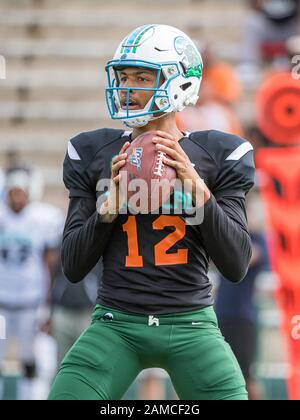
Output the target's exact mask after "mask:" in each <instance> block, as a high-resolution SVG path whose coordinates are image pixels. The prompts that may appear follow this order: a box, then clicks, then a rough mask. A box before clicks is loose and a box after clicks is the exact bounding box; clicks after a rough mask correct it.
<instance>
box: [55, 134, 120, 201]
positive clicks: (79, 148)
mask: <svg viewBox="0 0 300 420" xmlns="http://www.w3.org/2000/svg"><path fill="white" fill-rule="evenodd" d="M123 133H124V130H116V129H109V128H103V129H99V130H94V131H89V132H84V133H80V134H78V135H77V136H76V137H73V138H72V139H71V140H69V142H68V149H67V153H66V156H65V160H64V165H63V180H64V183H65V186H66V187H67V189H68V190H70V197H76V196H77V197H95V186H94V185H93V181H92V179H91V176H89V168H90V166H91V162H92V161H93V159H94V158H95V156H96V155H97V154H98V153H99V152H100V150H101V149H102V148H104V147H105V146H107V145H108V144H110V143H111V142H113V141H115V140H116V139H118V138H119V137H120V136H122V135H123Z"/></svg>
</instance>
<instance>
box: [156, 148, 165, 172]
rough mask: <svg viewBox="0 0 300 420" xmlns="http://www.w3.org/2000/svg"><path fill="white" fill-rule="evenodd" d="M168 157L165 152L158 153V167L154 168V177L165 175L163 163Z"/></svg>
mask: <svg viewBox="0 0 300 420" xmlns="http://www.w3.org/2000/svg"><path fill="white" fill-rule="evenodd" d="M165 156H166V154H165V153H164V152H158V154H157V159H156V166H155V168H154V175H157V176H162V175H163V170H164V167H165V165H164V163H163V159H164V157H165Z"/></svg>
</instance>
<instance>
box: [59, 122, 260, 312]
mask: <svg viewBox="0 0 300 420" xmlns="http://www.w3.org/2000/svg"><path fill="white" fill-rule="evenodd" d="M128 140H129V141H130V140H131V139H130V137H129V133H128V132H124V131H123V130H115V129H101V130H96V131H92V132H87V133H82V134H79V135H78V136H77V137H75V138H73V139H72V140H70V142H69V144H68V153H67V155H66V158H65V161H64V182H65V185H66V187H67V188H68V189H69V191H70V205H69V211H68V216H67V220H66V225H65V231H64V238H63V247H62V261H63V267H64V272H65V274H66V276H67V277H68V278H69V280H70V281H72V282H78V281H80V280H81V279H82V278H83V277H84V276H85V275H86V274H87V273H88V272H89V271H90V270H91V269H92V268H93V267H94V265H95V264H96V263H97V262H98V261H99V259H100V258H101V257H102V258H103V266H104V270H103V277H102V284H101V287H100V290H99V293H98V303H101V304H103V305H106V306H109V307H112V308H115V309H119V310H123V311H127V312H131V313H140V314H168V313H176V312H177V313H179V312H185V311H192V310H196V309H199V308H202V307H206V306H209V305H212V304H213V300H212V295H211V288H212V285H211V283H210V281H209V279H208V277H207V272H208V267H209V261H210V259H212V260H213V262H214V264H215V265H216V267H217V268H218V269H219V270H220V272H221V273H222V274H223V276H225V277H226V278H228V280H230V281H233V282H238V281H240V280H241V279H242V278H243V277H244V276H245V274H246V272H247V269H248V265H249V261H250V257H251V243H250V237H249V234H248V230H247V220H246V212H245V194H246V193H247V192H248V191H249V189H250V188H251V187H252V186H253V182H254V163H253V150H252V146H251V144H250V143H249V142H247V141H245V140H243V139H241V138H240V137H237V136H232V135H229V134H225V133H221V132H218V131H214V130H211V131H203V132H195V133H191V134H189V135H187V136H186V137H184V138H182V139H181V140H180V145H181V147H182V148H183V150H184V151H185V153H186V154H187V155H188V156H189V158H190V160H191V162H192V163H193V164H194V165H195V169H196V171H197V172H198V174H199V175H200V176H201V178H202V179H204V181H205V183H206V185H207V186H208V188H209V189H210V191H211V192H212V195H211V198H210V199H209V200H208V202H207V203H206V204H205V205H204V220H203V223H202V224H200V225H189V224H186V223H185V219H184V217H182V216H179V215H175V214H173V213H171V214H170V215H164V214H159V215H153V214H147V215H143V214H140V215H136V216H133V215H124V214H123V215H119V216H118V217H117V218H116V219H115V221H114V222H112V223H103V222H102V221H101V217H100V216H99V214H98V213H97V211H96V198H97V192H96V186H97V183H98V181H99V179H104V178H110V175H111V160H112V158H113V157H114V156H115V155H117V154H118V153H119V151H120V149H121V147H122V146H123V144H124V143H125V142H126V141H128Z"/></svg>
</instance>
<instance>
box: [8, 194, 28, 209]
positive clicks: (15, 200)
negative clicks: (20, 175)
mask: <svg viewBox="0 0 300 420" xmlns="http://www.w3.org/2000/svg"><path fill="white" fill-rule="evenodd" d="M27 204H28V193H27V192H26V191H24V190H22V189H21V188H12V189H11V190H10V191H9V193H8V205H9V207H10V208H11V209H12V210H13V211H14V212H15V213H19V212H20V211H22V210H23V209H24V207H26V205H27Z"/></svg>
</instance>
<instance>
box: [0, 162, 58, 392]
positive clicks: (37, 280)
mask: <svg viewBox="0 0 300 420" xmlns="http://www.w3.org/2000/svg"><path fill="white" fill-rule="evenodd" d="M32 180H33V177H32V175H31V173H29V172H28V171H27V170H25V169H15V170H12V171H10V172H9V173H8V174H7V176H6V178H5V191H6V198H5V200H4V201H3V202H0V316H1V317H2V319H5V325H6V331H5V333H6V334H5V335H6V339H0V382H2V380H1V369H2V367H3V366H2V363H3V361H4V360H5V359H6V356H7V353H8V352H9V351H8V350H9V347H10V346H9V345H10V344H11V342H12V340H15V341H16V344H17V359H18V361H19V362H20V364H21V369H22V376H23V379H21V380H20V381H19V386H18V390H17V399H31V398H33V382H34V381H33V379H34V378H35V377H36V373H37V372H36V360H35V353H34V343H35V338H36V335H37V332H38V318H39V314H38V310H39V308H40V307H41V306H42V305H43V304H44V301H45V299H46V294H47V291H48V288H49V286H50V284H49V282H50V276H51V272H52V271H53V269H54V267H55V266H56V261H57V257H58V255H57V254H58V253H57V251H56V248H57V246H58V241H59V239H60V236H61V231H62V227H61V228H59V226H58V216H59V215H60V211H59V210H56V208H53V210H51V213H50V208H51V209H52V207H51V206H49V207H50V208H48V206H47V205H44V204H42V203H37V202H31V188H32ZM60 220H61V218H60ZM60 225H61V223H60ZM0 385H1V383H0ZM0 394H1V392H0ZM0 399H1V396H0Z"/></svg>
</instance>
